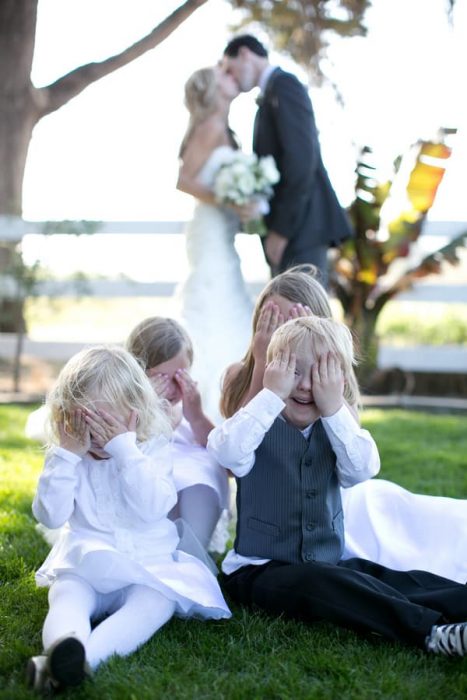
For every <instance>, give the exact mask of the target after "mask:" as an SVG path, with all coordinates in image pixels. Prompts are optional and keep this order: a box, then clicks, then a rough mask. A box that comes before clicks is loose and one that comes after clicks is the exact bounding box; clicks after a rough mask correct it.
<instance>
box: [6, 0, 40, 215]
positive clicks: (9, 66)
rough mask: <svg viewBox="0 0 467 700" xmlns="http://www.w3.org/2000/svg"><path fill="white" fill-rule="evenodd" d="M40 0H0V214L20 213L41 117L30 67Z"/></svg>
mask: <svg viewBox="0 0 467 700" xmlns="http://www.w3.org/2000/svg"><path fill="white" fill-rule="evenodd" d="M36 18H37V0H2V2H1V3H0V163H2V174H1V177H0V214H4V215H13V216H21V213H22V203H21V202H22V186H23V175H24V168H25V164H26V156H27V152H28V147H29V142H30V140H31V135H32V130H33V128H34V125H35V123H36V121H37V119H38V114H39V113H38V110H37V105H36V103H35V90H34V87H33V86H32V84H31V78H30V75H31V67H32V58H33V53H34V40H35V33H36Z"/></svg>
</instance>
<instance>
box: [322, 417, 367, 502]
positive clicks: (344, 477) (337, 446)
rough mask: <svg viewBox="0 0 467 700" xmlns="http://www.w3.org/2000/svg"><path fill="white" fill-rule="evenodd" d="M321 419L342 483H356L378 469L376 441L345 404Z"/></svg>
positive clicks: (349, 484)
mask: <svg viewBox="0 0 467 700" xmlns="http://www.w3.org/2000/svg"><path fill="white" fill-rule="evenodd" d="M321 421H322V424H323V427H324V429H325V431H326V434H327V436H328V438H329V441H330V443H331V446H332V449H333V450H334V452H335V454H336V457H337V464H336V468H337V474H338V479H339V483H340V485H341V486H343V487H344V488H348V487H349V486H354V484H358V483H359V482H361V481H366V480H367V479H371V477H373V476H375V475H376V474H377V473H378V472H379V470H380V459H379V453H378V448H377V446H376V443H375V441H374V440H373V438H372V437H371V435H370V433H369V432H368V431H367V430H364V429H363V428H360V426H359V425H358V423H357V422H356V420H355V418H354V416H353V415H352V413H351V411H350V410H349V408H348V406H347V405H346V404H344V405H343V406H342V407H341V408H340V409H339V410H338V411H337V412H336V413H335V414H334V415H332V416H327V417H322V418H321Z"/></svg>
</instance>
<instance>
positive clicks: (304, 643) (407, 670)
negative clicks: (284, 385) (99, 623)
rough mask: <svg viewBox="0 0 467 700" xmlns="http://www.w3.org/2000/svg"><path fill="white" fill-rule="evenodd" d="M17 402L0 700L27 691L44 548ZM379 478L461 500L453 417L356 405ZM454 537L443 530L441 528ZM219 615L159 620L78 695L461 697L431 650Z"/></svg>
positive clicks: (466, 676)
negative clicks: (141, 642) (375, 451)
mask: <svg viewBox="0 0 467 700" xmlns="http://www.w3.org/2000/svg"><path fill="white" fill-rule="evenodd" d="M29 410H30V409H29V408H27V407H21V406H0V586H1V588H0V593H1V595H0V698H1V699H2V700H16V699H18V700H19V699H21V698H30V697H32V693H31V692H30V691H29V690H28V689H27V688H26V686H25V683H24V668H25V664H26V661H27V659H28V657H29V656H31V655H33V654H37V653H38V652H39V651H40V649H41V626H42V622H43V619H44V616H45V614H46V610H47V592H46V591H45V590H44V589H37V588H36V587H35V583H34V571H35V569H36V568H37V567H38V566H39V564H40V563H41V562H42V561H43V559H44V558H45V556H46V553H47V546H46V544H45V542H44V541H43V540H42V538H41V537H40V536H39V535H38V534H37V533H36V532H35V530H34V520H33V518H32V515H31V500H32V495H33V491H34V488H35V483H36V479H37V476H38V474H39V472H40V470H41V467H42V461H43V460H42V454H41V452H40V449H38V447H37V445H36V444H35V443H32V442H30V441H29V440H27V439H26V438H24V436H23V428H24V423H25V420H26V417H27V415H28V412H29ZM363 418H364V421H363V422H364V425H365V427H367V428H369V429H370V430H371V432H372V433H373V435H374V437H375V439H376V441H377V443H378V445H379V448H380V453H381V457H382V464H383V469H382V472H381V476H382V477H384V478H387V479H392V480H394V481H397V482H398V483H400V484H402V485H403V486H405V487H406V488H409V489H412V490H415V491H417V492H420V493H428V494H430V493H431V494H438V495H445V496H454V497H462V498H467V432H466V430H465V416H453V415H430V414H424V413H417V412H410V411H386V412H384V411H381V410H367V411H365V413H364V416H363ZM452 536H453V537H455V536H456V535H455V533H452ZM232 611H233V618H232V619H231V620H228V621H219V622H198V621H194V620H190V621H182V620H177V619H174V620H172V621H170V622H169V623H168V624H167V625H166V626H165V627H164V628H163V629H162V630H161V631H160V632H159V633H158V634H157V635H156V636H155V637H154V638H153V639H152V640H150V641H149V642H148V644H146V645H145V646H144V647H143V648H142V649H141V650H140V651H138V652H137V653H135V654H133V655H132V656H130V657H129V658H127V659H113V660H111V661H110V662H109V663H108V664H105V665H104V666H102V667H101V669H100V670H99V671H98V672H97V673H96V675H95V677H94V678H93V680H92V681H89V682H86V683H85V684H84V685H83V686H81V688H79V689H78V690H77V691H71V692H69V693H64V694H63V695H61V696H60V697H63V698H67V697H74V698H76V699H80V700H84V699H86V700H88V699H90V700H93V699H96V700H97V699H98V700H153V699H154V698H159V697H160V698H170V699H171V700H181V699H182V698H183V699H187V700H193V699H198V698H203V699H204V698H212V699H214V698H216V700H222V699H226V700H244V699H245V698H248V699H249V700H254V699H258V700H259V699H261V700H262V699H266V698H267V699H271V700H286V699H287V700H288V699H290V700H299V699H306V700H308V699H310V700H312V699H316V700H336V699H337V698H345V699H347V698H349V699H350V698H352V699H353V698H355V699H357V698H358V699H359V700H366V699H368V700H375V699H377V698H391V699H393V700H396V699H397V700H404V699H405V700H414V699H415V700H417V699H418V698H420V699H422V698H423V699H425V698H436V699H437V700H438V699H439V698H449V700H455V699H457V698H459V699H460V698H466V697H467V660H466V659H446V658H444V657H442V658H438V657H431V656H428V655H426V654H425V653H424V652H423V651H418V650H416V649H412V648H406V647H404V646H402V645H398V644H392V643H389V642H387V641H384V640H381V639H380V638H378V637H376V636H371V637H368V638H362V637H359V636H357V635H356V634H353V633H352V632H349V631H347V630H343V629H339V628H337V627H334V626H332V625H328V624H324V623H323V624H316V625H314V626H306V625H304V624H301V623H297V622H292V621H286V620H281V619H279V620H271V619H268V618H267V617H265V616H263V615H261V614H252V613H247V612H245V611H243V610H241V609H239V608H237V607H235V606H232Z"/></svg>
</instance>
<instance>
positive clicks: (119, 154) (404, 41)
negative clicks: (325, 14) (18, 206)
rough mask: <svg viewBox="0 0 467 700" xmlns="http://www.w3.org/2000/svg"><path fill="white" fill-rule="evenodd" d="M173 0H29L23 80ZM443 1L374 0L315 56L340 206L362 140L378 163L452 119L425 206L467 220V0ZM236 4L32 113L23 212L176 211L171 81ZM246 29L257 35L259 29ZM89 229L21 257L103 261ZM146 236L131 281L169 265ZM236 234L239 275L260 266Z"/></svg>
mask: <svg viewBox="0 0 467 700" xmlns="http://www.w3.org/2000/svg"><path fill="white" fill-rule="evenodd" d="M180 2H181V0H157V2H155V1H154V0H39V5H38V26H37V35H36V46H35V54H34V64H33V73H32V78H33V82H34V84H35V85H36V86H43V85H47V84H48V83H50V82H52V81H54V80H56V79H57V78H58V77H60V76H61V75H63V74H64V73H66V72H68V71H69V70H72V69H73V68H75V67H76V66H78V65H81V64H83V63H87V62H91V61H99V60H103V59H105V58H107V57H108V56H109V55H112V54H115V53H118V52H120V51H121V50H122V49H124V48H126V47H127V46H128V45H129V44H131V43H133V42H134V41H136V40H138V39H139V38H141V37H142V36H144V35H145V34H147V33H148V32H149V31H150V30H151V29H152V28H153V27H154V26H155V25H156V24H158V23H159V22H160V21H161V20H163V19H164V18H165V17H166V16H167V15H168V14H169V13H170V12H171V11H173V10H174V9H175V8H176V7H177V6H178V5H179V4H180ZM446 4H447V3H446V0H373V4H372V7H371V9H370V10H369V12H368V14H367V16H366V23H367V26H368V35H367V36H366V37H365V38H353V39H350V40H337V39H336V40H334V41H333V42H332V44H331V47H330V49H329V53H328V58H327V60H326V61H325V62H324V64H323V67H324V69H325V72H326V73H327V75H328V76H329V78H330V82H329V83H328V84H327V85H324V86H322V87H319V88H318V87H313V86H312V87H311V88H310V96H311V99H312V102H313V106H314V111H315V117H316V121H317V125H318V129H319V132H320V141H321V146H322V152H323V158H324V162H325V164H326V166H327V169H328V171H329V174H330V177H331V180H332V182H333V184H334V187H335V189H336V192H337V194H338V197H339V199H340V201H341V203H342V204H343V205H344V206H346V205H348V204H349V203H350V202H351V200H352V198H353V185H354V170H355V164H356V159H357V155H358V152H359V149H360V148H361V147H362V146H363V145H369V146H371V147H372V148H373V149H374V151H375V156H376V163H377V164H378V165H379V167H380V168H381V170H382V171H385V170H388V169H390V167H391V163H392V161H393V160H394V158H395V157H396V156H397V155H398V154H399V153H402V152H404V151H405V150H406V149H407V148H408V147H409V146H410V144H412V143H414V142H415V141H416V140H417V139H419V138H430V137H432V136H433V135H434V134H436V132H437V130H438V128H439V127H440V126H456V127H457V128H458V130H459V132H458V136H457V137H456V141H455V142H454V150H453V155H452V157H451V160H450V163H449V167H448V171H447V173H446V175H445V178H444V181H443V183H442V185H441V187H440V189H439V192H438V197H437V201H436V203H435V205H434V207H433V208H432V210H431V212H430V217H431V218H434V219H437V220H446V219H447V220H465V221H467V197H466V196H465V182H466V181H467V177H466V167H467V166H466V165H465V164H466V163H467V116H466V107H465V106H464V105H463V102H465V100H464V94H465V87H464V84H465V77H464V73H465V66H466V65H467V42H465V36H467V0H457V4H456V11H455V15H454V23H453V25H452V26H450V25H449V23H448V20H447V16H446V11H445V8H446ZM236 17H238V15H235V13H234V12H233V10H232V8H231V6H230V4H229V3H228V2H225V0H208V2H207V3H206V4H205V5H204V6H203V7H201V8H200V9H199V10H197V11H196V12H195V13H194V14H193V15H192V16H191V17H190V18H189V19H188V20H187V21H186V22H184V23H183V24H182V25H181V26H180V27H179V28H178V29H177V30H176V31H175V32H174V33H173V34H172V35H171V36H170V37H169V38H167V39H166V40H165V41H164V42H163V43H162V44H160V45H159V46H158V47H156V48H155V49H153V50H152V51H149V52H148V53H146V54H145V55H144V56H142V57H140V58H139V59H137V60H136V61H134V62H133V63H131V64H130V65H128V66H126V67H125V68H122V69H120V70H118V71H116V72H114V73H112V74H110V75H109V76H107V77H106V78H103V79H102V80H99V81H98V82H96V83H94V84H93V85H91V86H90V87H89V88H87V89H86V90H85V91H84V92H83V93H81V94H80V95H79V96H78V97H76V98H75V99H73V100H71V101H70V102H69V103H68V104H67V105H65V106H64V107H62V108H61V109H60V110H58V111H57V112H55V113H53V114H51V115H49V116H47V117H45V118H44V119H43V120H41V121H40V122H39V123H38V125H37V126H36V128H35V130H34V133H33V138H32V142H31V147H30V151H29V156H28V161H27V166H26V173H25V180H24V218H25V219H27V220H33V221H34V220H39V221H41V220H53V219H56V220H62V219H96V220H99V221H145V220H147V221H158V220H174V221H184V220H187V219H188V218H189V217H190V216H191V212H192V208H193V204H194V202H193V199H192V198H191V197H189V196H188V195H185V194H183V193H180V192H177V190H176V187H175V184H176V179H177V170H178V156H177V154H178V148H179V144H180V141H181V139H182V137H183V134H184V131H185V128H186V124H187V119H188V114H187V111H186V109H185V107H184V105H183V88H184V84H185V81H186V80H187V78H188V77H189V76H190V75H191V73H192V72H193V70H195V69H197V68H199V67H203V66H206V65H212V64H214V63H215V62H216V61H217V60H218V59H219V58H220V56H221V55H222V51H223V48H224V46H225V44H226V42H227V40H228V39H229V37H230V36H232V29H231V25H232V23H233V22H234V21H235V19H236ZM256 33H257V35H258V36H259V38H261V39H263V40H264V41H265V42H266V44H267V45H268V39H267V37H266V36H265V35H264V34H261V31H259V32H256ZM269 48H270V49H271V46H270V45H269ZM270 58H271V62H272V63H275V64H280V65H281V66H282V67H284V68H286V69H287V70H291V71H293V72H295V73H296V74H297V75H298V77H299V78H300V79H301V80H302V81H303V82H306V76H305V74H304V72H303V70H301V69H300V68H298V67H297V66H296V65H295V64H294V63H293V62H292V61H291V60H290V59H288V58H287V57H285V56H283V55H279V54H277V53H276V52H274V51H273V50H272V49H271V51H270ZM331 81H332V82H334V83H335V84H336V85H338V87H339V89H340V92H341V94H342V97H343V100H344V106H340V105H339V103H338V101H337V100H336V96H335V92H334V90H333V89H332V87H331ZM254 98H255V91H252V92H251V93H249V94H244V95H240V96H239V97H238V98H237V99H236V100H235V101H234V103H233V105H232V109H231V125H232V127H233V128H234V130H235V131H236V132H237V135H238V137H239V139H240V142H241V144H242V147H243V148H244V149H245V150H247V151H249V150H251V135H252V124H253V119H254V113H255V110H256V105H255V101H254ZM92 238H93V239H94V240H93V241H92V242H90V241H89V242H87V241H85V240H84V239H83V238H81V239H80V241H75V243H74V244H72V242H71V240H70V238H69V237H68V238H66V239H64V240H63V241H61V242H60V240H59V239H58V238H54V242H53V243H52V241H50V242H47V244H45V243H44V240H43V239H42V240H38V239H37V238H36V239H34V238H32V237H28V246H29V248H28V251H29V257H30V258H31V260H32V259H35V258H36V257H38V255H39V251H40V254H41V256H42V259H43V261H44V262H45V263H46V264H49V265H52V266H53V267H56V266H57V264H59V265H60V266H61V267H62V272H63V274H67V273H70V272H72V271H73V270H74V269H75V268H76V267H80V266H81V267H83V266H85V267H86V269H87V270H88V271H89V272H90V271H91V270H92V269H93V266H94V268H95V271H96V272H101V271H102V269H103V263H102V260H103V259H104V258H105V257H108V256H107V252H108V249H109V239H108V237H107V238H105V235H103V236H102V237H99V236H98V235H96V236H93V237H92ZM100 238H101V239H102V240H100ZM149 238H156V239H158V242H159V243H161V242H162V239H161V238H160V237H158V236H155V237H146V238H144V234H143V235H142V238H136V237H135V238H134V239H133V240H134V245H135V246H138V249H140V247H144V246H145V249H146V250H147V251H148V254H147V256H145V257H146V260H145V261H141V260H140V262H139V263H136V262H135V263H134V266H133V268H131V267H128V263H127V267H126V268H125V272H126V273H127V274H129V276H131V277H134V278H138V279H141V280H154V279H166V278H167V275H168V277H169V278H171V276H173V274H172V272H168V271H167V269H166V267H165V266H160V267H159V268H157V269H156V268H155V267H154V264H155V263H154V261H155V259H156V258H157V257H160V255H159V256H158V254H157V252H156V248H154V250H153V249H152V248H151V249H150V246H149V240H148V239H149ZM175 238H178V237H174V236H172V237H171V236H167V237H166V238H165V240H164V245H165V246H166V248H165V250H166V251H169V253H170V255H169V258H174V259H175V258H176V259H177V260H180V255H179V252H178V251H179V249H178V248H177V250H175V248H174V249H173V251H172V248H170V246H174V245H176V243H175ZM243 238H248V237H241V236H239V237H237V239H238V246H239V247H240V248H242V246H243V248H242V250H243V253H242V252H241V255H242V264H243V266H244V268H243V269H244V274H245V276H246V277H247V279H258V278H259V279H263V278H264V279H267V276H268V271H267V267H266V266H265V264H264V261H263V259H262V254H261V249H260V246H259V242H258V241H252V240H249V241H245V240H242V239H243ZM250 238H251V237H250ZM253 238H256V237H253ZM72 245H75V246H76V249H72V247H71V246H72ZM124 245H127V244H126V243H125V244H124V243H123V239H122V237H120V238H119V237H118V236H117V237H114V241H113V243H112V246H111V248H112V251H113V253H114V255H113V258H114V261H113V263H112V262H111V261H108V264H107V268H106V272H107V273H110V274H111V273H112V272H115V273H118V272H119V271H121V269H122V262H121V261H122V259H124V258H125V257H126V258H127V259H128V257H129V256H128V255H127V254H126V250H127V249H125V248H124ZM151 245H154V246H156V245H157V244H156V242H155V241H152V242H151ZM117 250H118V251H120V252H119V254H117ZM47 251H49V252H48V253H47ZM47 255H49V258H47ZM44 256H45V257H44ZM164 258H165V259H166V256H165V255H164ZM143 262H144V263H145V264H143ZM112 265H113V266H114V269H113V270H112ZM178 265H179V268H178V272H177V274H183V271H184V269H185V267H184V266H186V261H183V260H180V262H179V263H178Z"/></svg>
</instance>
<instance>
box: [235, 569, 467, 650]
mask: <svg viewBox="0 0 467 700" xmlns="http://www.w3.org/2000/svg"><path fill="white" fill-rule="evenodd" d="M223 585H224V589H225V590H226V592H227V593H228V594H229V595H230V596H231V598H232V599H233V600H235V601H236V602H238V603H241V604H243V605H246V606H250V607H257V608H260V609H261V610H264V611H265V612H267V613H269V614H271V615H279V614H285V615H286V616H288V617H292V618H295V619H300V620H303V621H305V622H315V621H318V620H327V621H329V622H334V623H335V624H337V625H341V626H342V627H347V628H350V629H353V630H356V631H359V632H377V633H379V634H381V635H383V636H384V637H387V638H388V639H393V640H398V641H402V642H405V643H408V644H415V645H416V646H419V647H422V648H424V641H425V637H426V636H427V634H429V632H430V630H431V627H432V626H433V625H439V624H444V623H446V622H462V621H465V620H467V585H464V584H461V583H456V582H455V581H451V580H449V579H445V578H442V577H441V576H436V575H435V574H431V573H428V572H427V571H394V570H392V569H388V568H386V567H385V566H381V565H380V564H375V563H373V562H371V561H367V560H366V559H347V560H344V561H341V562H339V563H338V564H326V563H323V562H311V563H306V564H287V563H283V562H278V561H271V562H269V563H268V564H263V565H261V566H245V567H242V568H241V569H239V570H237V571H235V572H234V573H233V574H230V575H229V576H224V577H223Z"/></svg>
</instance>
